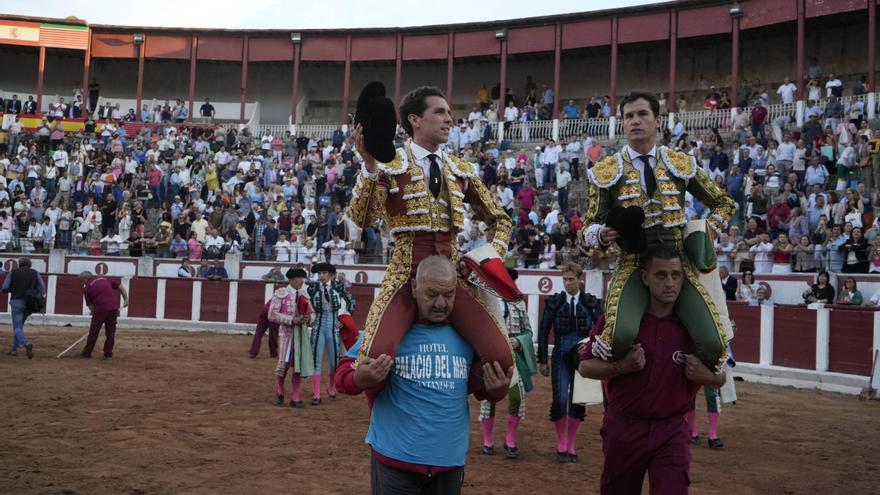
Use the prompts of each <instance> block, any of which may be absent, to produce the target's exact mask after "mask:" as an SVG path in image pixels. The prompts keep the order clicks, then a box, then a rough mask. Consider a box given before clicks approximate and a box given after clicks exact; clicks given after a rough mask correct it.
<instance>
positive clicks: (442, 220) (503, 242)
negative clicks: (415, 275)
mask: <svg viewBox="0 0 880 495" xmlns="http://www.w3.org/2000/svg"><path fill="white" fill-rule="evenodd" d="M438 154H439V155H440V162H441V166H442V172H443V175H444V177H445V178H446V180H445V181H444V185H443V187H442V189H441V192H440V195H439V197H437V198H436V199H435V198H434V196H433V195H432V194H430V193H429V192H428V181H427V180H425V177H424V171H423V170H422V167H421V166H419V164H418V163H417V162H416V160H415V158H414V157H413V155H412V152H411V151H410V149H409V146H404V147H402V148H398V149H397V156H396V157H395V159H394V160H393V161H392V162H391V163H380V164H379V167H378V172H377V173H376V175H375V177H373V178H370V176H369V175H368V174H367V173H366V170H365V169H362V170H361V172H360V173H359V174H358V177H357V182H356V184H355V187H354V191H353V194H352V199H351V205H350V207H351V215H352V218H353V219H354V221H355V223H356V224H357V225H358V226H359V227H361V228H365V227H367V226H368V225H372V224H373V223H374V222H376V220H378V219H380V218H384V219H385V221H386V222H387V223H388V226H389V227H390V229H391V234H392V235H393V236H394V237H395V238H396V237H398V235H399V234H402V233H410V232H412V233H415V232H451V233H452V235H453V236H455V234H457V233H458V232H460V231H462V230H463V229H464V213H465V210H464V204H465V203H467V204H469V205H470V207H471V209H472V210H473V213H474V217H475V218H477V219H479V220H482V221H483V222H485V223H486V225H487V226H488V227H489V229H490V232H492V231H494V235H493V237H492V238H491V239H489V242H490V243H492V246H493V247H494V248H495V250H496V251H497V252H498V254H499V255H500V256H501V257H502V258H503V257H504V255H505V253H506V251H507V243H508V241H509V240H510V232H511V228H512V222H511V219H510V217H509V216H508V215H507V213H506V212H505V211H504V210H503V209H502V208H501V205H499V204H498V201H497V200H496V198H495V197H494V195H492V194H491V193H490V192H489V190H488V189H487V188H486V186H485V185H484V184H483V182H482V181H481V180H480V179H479V177H478V176H477V171H476V168H475V167H474V166H473V165H472V164H470V163H468V162H466V161H465V160H462V159H461V158H459V157H456V156H453V155H450V154H448V153H446V152H443V151H441V152H439V153H438Z"/></svg>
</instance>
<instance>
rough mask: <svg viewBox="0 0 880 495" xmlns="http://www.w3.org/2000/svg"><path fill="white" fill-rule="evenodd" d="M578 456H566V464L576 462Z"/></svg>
mask: <svg viewBox="0 0 880 495" xmlns="http://www.w3.org/2000/svg"><path fill="white" fill-rule="evenodd" d="M577 461H578V455H577V454H568V462H577Z"/></svg>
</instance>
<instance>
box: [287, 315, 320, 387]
mask: <svg viewBox="0 0 880 495" xmlns="http://www.w3.org/2000/svg"><path fill="white" fill-rule="evenodd" d="M291 338H292V339H293V350H292V352H291V354H293V356H292V359H291V361H292V363H291V368H293V372H294V373H299V374H300V375H301V376H303V377H307V376H312V375H314V374H315V358H314V356H313V355H312V340H311V332H310V331H309V326H308V325H293V335H292V336H291Z"/></svg>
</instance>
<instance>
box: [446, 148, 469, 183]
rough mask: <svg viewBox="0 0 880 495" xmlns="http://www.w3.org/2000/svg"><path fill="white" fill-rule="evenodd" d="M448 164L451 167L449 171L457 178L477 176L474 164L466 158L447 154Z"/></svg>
mask: <svg viewBox="0 0 880 495" xmlns="http://www.w3.org/2000/svg"><path fill="white" fill-rule="evenodd" d="M446 164H447V165H449V169H450V170H452V173H453V174H455V175H456V176H457V177H462V178H465V179H467V178H471V177H475V176H476V174H477V169H476V167H474V165H473V164H472V163H470V162H468V161H467V160H465V159H464V158H460V157H458V156H455V155H452V154H449V153H446Z"/></svg>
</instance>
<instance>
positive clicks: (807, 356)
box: [773, 305, 816, 370]
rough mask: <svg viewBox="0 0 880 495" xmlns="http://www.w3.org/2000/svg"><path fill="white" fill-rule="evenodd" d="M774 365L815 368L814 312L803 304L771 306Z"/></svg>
mask: <svg viewBox="0 0 880 495" xmlns="http://www.w3.org/2000/svg"><path fill="white" fill-rule="evenodd" d="M773 364H774V365H776V366H787V367H789V368H801V369H807V370H814V369H816V311H813V310H810V309H806V307H805V306H780V305H777V306H776V307H775V308H773Z"/></svg>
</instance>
